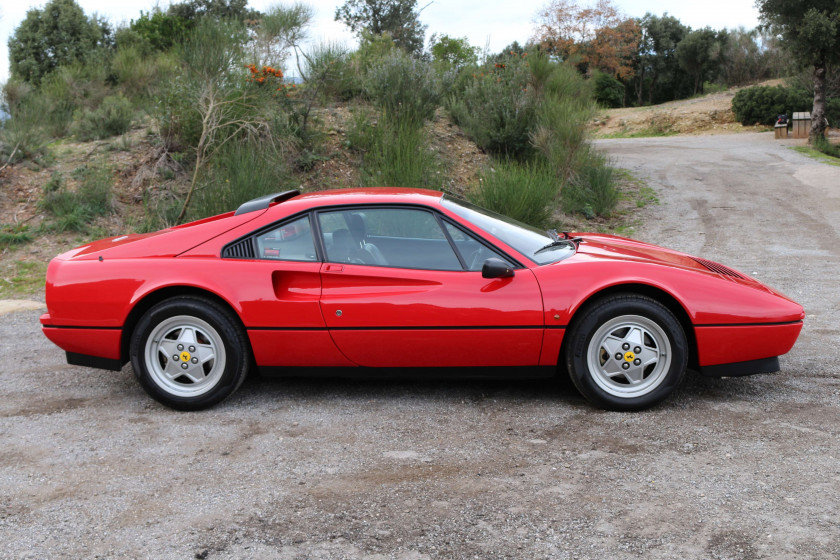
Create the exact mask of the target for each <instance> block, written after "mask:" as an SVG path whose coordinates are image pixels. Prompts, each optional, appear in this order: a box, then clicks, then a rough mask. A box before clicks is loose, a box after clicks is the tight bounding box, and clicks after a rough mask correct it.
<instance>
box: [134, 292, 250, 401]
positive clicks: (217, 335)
mask: <svg viewBox="0 0 840 560" xmlns="http://www.w3.org/2000/svg"><path fill="white" fill-rule="evenodd" d="M247 348H248V345H247V341H246V340H245V335H244V333H243V332H242V328H241V326H240V325H239V323H238V321H237V320H236V319H235V318H234V317H232V316H231V314H230V313H229V312H228V311H227V310H226V309H224V308H222V307H221V306H219V305H217V304H215V303H213V302H211V301H209V300H205V299H202V298H195V297H179V298H173V299H168V300H165V301H163V302H161V303H159V304H157V305H156V306H154V307H152V308H151V309H150V310H149V311H147V312H146V314H145V315H143V317H142V318H141V319H140V321H139V322H138V323H137V327H136V328H135V329H134V333H133V335H132V338H131V350H130V351H131V364H132V367H133V369H134V373H135V375H136V376H137V379H138V380H139V381H140V384H141V385H142V386H143V388H144V389H145V390H146V392H147V393H149V395H151V396H152V397H153V398H154V399H156V400H157V401H159V402H161V403H163V404H165V405H167V406H170V407H172V408H177V409H180V410H196V409H201V408H206V407H208V406H212V405H213V404H216V403H218V402H219V401H221V400H222V399H224V398H225V397H227V396H229V395H230V394H231V393H233V392H234V391H235V390H236V389H237V388H238V387H239V385H240V384H241V383H242V381H243V380H244V379H245V376H246V374H247V369H248V363H249V356H248V352H247Z"/></svg>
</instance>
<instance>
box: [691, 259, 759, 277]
mask: <svg viewBox="0 0 840 560" xmlns="http://www.w3.org/2000/svg"><path fill="white" fill-rule="evenodd" d="M692 258H693V259H694V260H695V261H697V262H699V263H700V264H702V265H703V266H705V267H706V268H708V269H709V270H711V271H712V272H717V273H718V274H723V275H724V276H731V277H732V278H741V279H744V278H746V276H744V275H743V274H741V273H740V272H738V271H736V270H732V269H731V268H729V267H728V266H723V265H722V264H719V263H716V262H714V261H709V260H706V259H700V258H697V257H692Z"/></svg>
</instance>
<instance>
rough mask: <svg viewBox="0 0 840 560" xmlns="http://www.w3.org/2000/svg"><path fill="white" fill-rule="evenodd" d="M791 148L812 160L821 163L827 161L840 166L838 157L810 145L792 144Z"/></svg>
mask: <svg viewBox="0 0 840 560" xmlns="http://www.w3.org/2000/svg"><path fill="white" fill-rule="evenodd" d="M792 149H794V150H795V151H797V152H799V153H800V154H803V155H805V156H807V157H809V158H811V159H813V160H816V161H819V162H821V163H827V164H828V165H834V166H837V167H840V158H836V157H833V156H830V155H828V154H824V153H822V152H821V151H819V150H816V149H814V148H811V147H810V146H793V147H792Z"/></svg>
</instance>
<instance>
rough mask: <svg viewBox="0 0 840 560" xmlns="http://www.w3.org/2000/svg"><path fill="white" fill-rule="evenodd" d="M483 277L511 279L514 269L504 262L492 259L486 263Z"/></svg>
mask: <svg viewBox="0 0 840 560" xmlns="http://www.w3.org/2000/svg"><path fill="white" fill-rule="evenodd" d="M481 276H482V278H510V277H511V276H513V269H512V268H511V267H510V265H509V264H508V263H506V262H504V261H503V260H501V259H497V258H495V257H492V258H489V259H487V260H486V261H484V266H482V267H481Z"/></svg>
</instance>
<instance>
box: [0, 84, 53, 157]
mask: <svg viewBox="0 0 840 560" xmlns="http://www.w3.org/2000/svg"><path fill="white" fill-rule="evenodd" d="M3 97H4V100H5V106H6V107H7V109H8V111H9V114H10V118H8V119H6V120H5V121H4V122H2V123H0V156H2V163H3V164H5V163H6V162H12V163H14V162H17V161H20V160H23V159H37V158H39V157H41V156H43V155H44V154H46V152H47V144H48V143H49V141H50V135H49V125H50V122H49V108H50V106H49V101H48V100H46V99H45V98H44V96H43V95H42V94H41V93H39V92H38V91H37V90H35V89H34V88H32V87H31V86H29V85H28V84H21V83H17V82H12V81H9V82H8V83H7V84H6V85H5V87H4V91H3Z"/></svg>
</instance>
